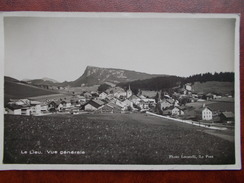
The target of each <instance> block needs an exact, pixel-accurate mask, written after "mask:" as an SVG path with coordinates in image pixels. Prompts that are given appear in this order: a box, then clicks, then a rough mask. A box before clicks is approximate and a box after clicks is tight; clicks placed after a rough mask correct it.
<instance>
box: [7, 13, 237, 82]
mask: <svg viewBox="0 0 244 183" xmlns="http://www.w3.org/2000/svg"><path fill="white" fill-rule="evenodd" d="M234 25H235V21H234V19H217V18H212V19H209V18H204V19H200V18H195V19H192V18H181V19H179V18H178V19H177V18H128V17H123V18H108V17H107V18H105V17H103V18H102V17H100V18H99V17H95V18H94V17H93V18H89V17H76V18H72V17H55V18H50V17H5V18H4V46H5V58H4V62H5V68H4V71H5V73H4V75H6V76H11V77H14V78H16V79H19V80H22V79H37V78H43V77H49V78H52V79H55V80H57V81H59V82H62V81H73V80H75V79H77V78H79V77H80V76H81V75H82V74H83V72H84V70H85V68H86V67H87V66H88V65H89V66H97V67H103V68H120V69H127V70H134V71H139V72H146V73H151V74H169V75H177V76H190V75H192V74H199V73H206V72H233V71H234V27H235V26H234Z"/></svg>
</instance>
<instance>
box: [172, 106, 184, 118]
mask: <svg viewBox="0 0 244 183" xmlns="http://www.w3.org/2000/svg"><path fill="white" fill-rule="evenodd" d="M184 110H185V108H183V107H180V106H175V107H174V108H173V109H172V115H176V116H182V115H184V114H185V112H184Z"/></svg>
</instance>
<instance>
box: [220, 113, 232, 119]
mask: <svg viewBox="0 0 244 183" xmlns="http://www.w3.org/2000/svg"><path fill="white" fill-rule="evenodd" d="M222 114H223V115H224V116H225V117H226V118H234V114H233V112H222Z"/></svg>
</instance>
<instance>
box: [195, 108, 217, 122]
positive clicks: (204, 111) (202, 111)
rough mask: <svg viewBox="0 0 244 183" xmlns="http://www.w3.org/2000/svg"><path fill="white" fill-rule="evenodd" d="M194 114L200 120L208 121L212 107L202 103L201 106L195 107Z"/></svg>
mask: <svg viewBox="0 0 244 183" xmlns="http://www.w3.org/2000/svg"><path fill="white" fill-rule="evenodd" d="M196 114H197V115H198V117H199V118H201V119H202V120H206V121H209V120H212V119H213V111H212V109H210V108H209V107H207V106H205V104H203V106H202V107H200V108H198V109H196Z"/></svg>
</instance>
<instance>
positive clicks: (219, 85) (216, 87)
mask: <svg viewBox="0 0 244 183" xmlns="http://www.w3.org/2000/svg"><path fill="white" fill-rule="evenodd" d="M192 89H193V91H194V92H197V93H198V92H203V93H209V92H212V93H213V92H214V93H219V94H222V95H224V94H226V93H228V94H231V93H232V92H233V91H234V82H219V81H207V82H203V83H200V82H195V83H194V85H193V86H192Z"/></svg>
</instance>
